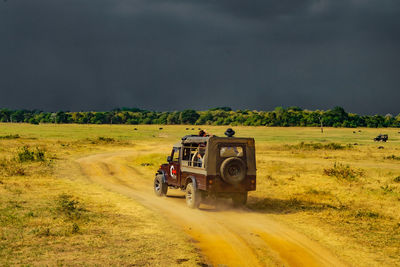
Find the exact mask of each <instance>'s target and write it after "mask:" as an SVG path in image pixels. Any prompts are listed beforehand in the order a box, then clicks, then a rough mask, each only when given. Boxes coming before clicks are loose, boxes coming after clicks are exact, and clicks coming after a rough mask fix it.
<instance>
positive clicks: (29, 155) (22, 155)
mask: <svg viewBox="0 0 400 267" xmlns="http://www.w3.org/2000/svg"><path fill="white" fill-rule="evenodd" d="M17 158H18V161H19V162H28V161H44V160H45V152H44V151H43V150H41V149H39V148H36V151H31V150H29V147H27V146H24V147H23V148H22V149H21V150H20V151H19V152H18V155H17Z"/></svg>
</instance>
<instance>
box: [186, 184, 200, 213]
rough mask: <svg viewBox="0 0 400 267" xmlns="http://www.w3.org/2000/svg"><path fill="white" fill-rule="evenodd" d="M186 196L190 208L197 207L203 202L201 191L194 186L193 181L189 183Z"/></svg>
mask: <svg viewBox="0 0 400 267" xmlns="http://www.w3.org/2000/svg"><path fill="white" fill-rule="evenodd" d="M185 198H186V204H187V205H188V207H189V208H191V209H197V208H198V207H199V206H200V202H201V192H200V191H199V190H196V189H195V188H194V186H193V183H188V185H187V186H186V194H185Z"/></svg>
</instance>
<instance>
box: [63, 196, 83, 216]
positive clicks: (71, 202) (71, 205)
mask: <svg viewBox="0 0 400 267" xmlns="http://www.w3.org/2000/svg"><path fill="white" fill-rule="evenodd" d="M57 211H59V212H60V213H62V214H64V215H65V216H67V217H68V218H75V219H79V218H80V217H81V213H82V211H85V209H84V208H82V207H81V205H80V203H79V201H78V200H76V199H74V198H73V197H72V196H71V195H67V194H61V195H59V197H58V200H57Z"/></svg>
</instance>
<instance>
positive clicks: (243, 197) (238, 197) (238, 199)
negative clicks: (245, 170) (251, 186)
mask: <svg viewBox="0 0 400 267" xmlns="http://www.w3.org/2000/svg"><path fill="white" fill-rule="evenodd" d="M232 202H233V206H235V207H240V206H244V205H246V203H247V192H244V193H235V194H234V195H232Z"/></svg>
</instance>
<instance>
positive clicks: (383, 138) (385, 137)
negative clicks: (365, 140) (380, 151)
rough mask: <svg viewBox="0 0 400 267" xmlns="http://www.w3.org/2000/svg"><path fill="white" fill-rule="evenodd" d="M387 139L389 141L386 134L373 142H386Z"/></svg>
mask: <svg viewBox="0 0 400 267" xmlns="http://www.w3.org/2000/svg"><path fill="white" fill-rule="evenodd" d="M388 139H389V137H388V135H387V134H380V135H378V136H377V137H375V138H374V141H375V142H379V141H382V142H386V141H387V140H388Z"/></svg>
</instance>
